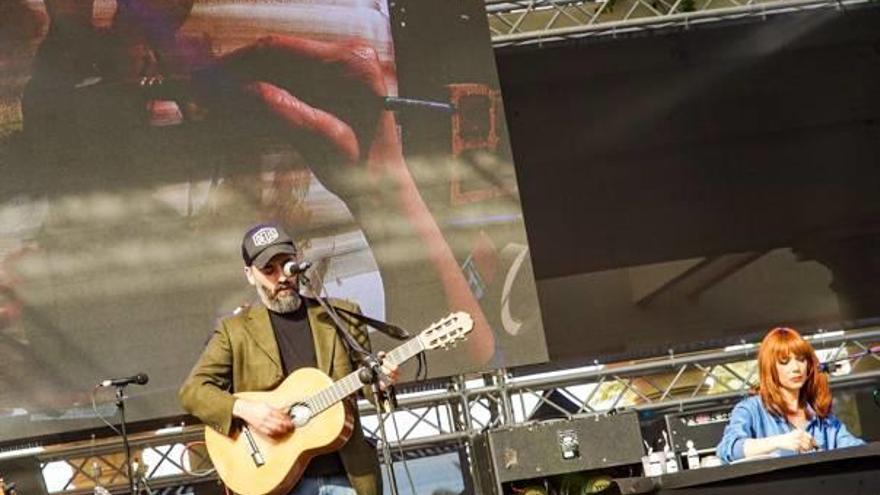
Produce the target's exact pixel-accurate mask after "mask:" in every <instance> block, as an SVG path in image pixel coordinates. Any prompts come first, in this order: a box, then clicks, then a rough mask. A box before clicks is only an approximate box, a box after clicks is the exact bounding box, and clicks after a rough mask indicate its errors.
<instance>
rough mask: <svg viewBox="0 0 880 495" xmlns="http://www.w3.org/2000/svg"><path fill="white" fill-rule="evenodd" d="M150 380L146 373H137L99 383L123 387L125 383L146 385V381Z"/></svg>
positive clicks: (105, 385)
mask: <svg viewBox="0 0 880 495" xmlns="http://www.w3.org/2000/svg"><path fill="white" fill-rule="evenodd" d="M148 381H150V377H149V376H147V374H146V373H138V374H137V375H134V376H126V377H124V378H111V379H109V380H104V381H103V382H101V383H100V384H99V385H100V386H102V387H110V386H114V387H124V386H126V385H131V384H132V383H134V384H135V385H146V384H147V382H148Z"/></svg>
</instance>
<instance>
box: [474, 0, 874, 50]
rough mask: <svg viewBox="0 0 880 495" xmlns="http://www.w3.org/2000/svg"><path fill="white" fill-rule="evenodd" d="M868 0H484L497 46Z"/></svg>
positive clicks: (764, 15)
mask: <svg viewBox="0 0 880 495" xmlns="http://www.w3.org/2000/svg"><path fill="white" fill-rule="evenodd" d="M871 2H872V0H594V1H583V0H486V13H487V14H488V16H489V29H490V30H491V33H492V43H493V44H494V45H495V46H496V47H506V46H520V45H533V44H541V43H547V42H555V41H562V40H570V39H578V38H588V37H599V36H617V35H621V34H625V33H633V32H651V31H657V30H660V29H665V28H672V27H683V28H688V27H690V26H697V25H701V24H706V23H712V22H718V21H726V20H740V19H745V18H757V19H765V18H767V17H770V16H776V15H780V14H786V13H792V12H803V11H809V10H816V9H837V10H846V9H847V8H850V7H857V6H860V5H865V4H868V3H871Z"/></svg>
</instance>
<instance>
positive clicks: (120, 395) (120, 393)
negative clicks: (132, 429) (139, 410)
mask: <svg viewBox="0 0 880 495" xmlns="http://www.w3.org/2000/svg"><path fill="white" fill-rule="evenodd" d="M125 399H126V397H125V384H122V385H116V408H117V409H119V416H120V424H119V427H120V428H119V429H120V431H121V432H122V444H123V445H124V446H125V467H126V473H127V475H128V490H129V493H132V494H135V493H138V492H137V491H136V490H135V489H136V488H137V486H136V485H137V483H136V482H135V479H134V476H133V475H132V472H131V445H130V444H129V443H128V432H127V431H126V429H125Z"/></svg>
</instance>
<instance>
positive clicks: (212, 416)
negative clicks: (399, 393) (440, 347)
mask: <svg viewBox="0 0 880 495" xmlns="http://www.w3.org/2000/svg"><path fill="white" fill-rule="evenodd" d="M241 254H242V258H243V259H244V265H245V266H244V274H245V277H246V278H247V281H248V283H250V284H251V285H252V286H254V288H255V289H256V292H257V294H258V296H259V299H260V301H261V302H262V304H255V305H253V306H250V307H247V308H245V309H242V310H241V311H238V312H237V313H236V314H235V315H233V316H231V317H228V318H225V319H222V320H221V321H220V322H219V324H218V325H217V328H216V330H215V331H214V334H213V335H212V337H211V339H210V341H209V342H208V344H207V347H206V348H205V350H204V352H203V353H202V355H201V357H200V358H199V360H198V362H197V363H196V365H195V367H194V368H193V370H192V371H191V372H190V375H189V377H188V378H187V379H186V381H185V382H184V384H183V386H182V387H181V389H180V401H181V404H182V405H183V407H184V409H186V410H187V411H188V412H190V413H191V414H193V415H194V416H196V417H198V418H199V419H201V420H202V421H203V422H204V423H205V424H206V425H208V426H210V427H211V428H214V429H215V430H217V431H218V432H220V433H223V434H225V435H230V434H232V433H233V432H234V431H236V429H237V428H238V427H240V426H241V423H246V424H247V425H248V426H249V427H250V429H251V430H252V431H253V432H255V433H257V434H260V435H266V436H270V437H276V438H277V437H281V436H284V435H286V434H288V433H290V432H291V431H293V428H294V426H293V423H292V421H291V418H290V417H289V416H288V415H287V414H286V413H285V412H284V411H282V410H280V409H277V408H275V407H273V406H271V405H269V404H266V403H261V402H254V401H250V400H244V399H239V398H236V397H235V396H233V395H232V394H234V393H236V392H246V391H266V390H271V389H274V388H276V387H277V386H278V385H279V384H280V383H281V382H282V381H283V380H284V378H285V377H287V375H289V374H290V373H292V372H294V371H296V370H297V369H298V368H301V367H303V366H310V367H316V368H318V369H320V370H321V371H323V372H325V373H327V374H328V375H329V376H330V377H331V378H333V379H334V380H338V379H340V378H342V377H344V376H345V375H347V374H349V373H351V372H352V371H353V370H354V369H355V364H354V362H353V361H354V359H353V357H352V355H351V351H350V350H349V349H348V346H347V345H346V343H345V341H344V340H343V339H342V338H341V337H340V336H339V334H338V332H337V330H336V329H335V328H334V326H333V322H332V320H331V319H330V318H329V317H328V316H329V315H327V313H326V311H325V310H324V309H323V308H322V306H321V305H320V304H319V303H318V302H317V301H315V300H314V299H311V298H306V297H303V296H301V295H300V294H299V291H298V288H299V277H300V275H298V274H296V273H291V274H290V275H289V276H288V275H286V274H285V272H284V265H285V264H286V263H289V262H291V261H293V262H299V257H298V254H299V253H298V251H297V248H296V245H295V243H294V241H293V239H292V238H291V237H290V236H289V235H288V234H287V233H286V232H285V231H284V230H283V229H282V228H281V226H279V225H277V224H262V225H257V226H255V227H253V228H251V229H249V230H248V231H247V233H246V234H245V236H244V239H243V241H242V245H241ZM330 304H331V305H332V306H336V307H338V308H341V309H343V310H348V311H352V312H358V307H357V305H355V304H352V303H350V302H347V301H340V300H331V301H330ZM340 318H341V319H342V321H343V322H344V323H345V324H346V325H348V326H347V328H344V329H342V330H343V331H347V332H349V333H350V335H352V336H353V337H354V338H355V340H356V341H357V342H358V343H360V344H361V345H362V346H364V347H365V348H367V349H369V340H368V338H367V335H366V330H365V329H364V327H363V326H362V325H361V324H359V323H358V322H357V321H356V320H355V319H354V318H351V317H349V316H347V315H346V312H345V311H343V312H340ZM384 371H385V372H386V373H388V374H390V376H391V377H392V379H394V378H396V372H397V371H396V368H395V369H389V368H387V367H386V368H384ZM351 406H353V407H352V408H351V409H352V410H353V411H355V412H356V411H357V407H354V406H355V405H354V404H351ZM380 480H381V477H380V476H379V464H378V459H377V457H376V450H375V449H374V448H373V447H372V446H371V445H370V444H368V443H367V442H366V440H365V439H364V435H363V431H362V429H361V425H360V419H359V418H358V416H357V414H355V425H354V431H353V433H352V436H351V438H350V439H349V440H348V442H347V443H346V444H345V445H343V446H342V447H341V448H340V449H339V450H338V451H336V452H331V453H329V454H324V455H320V456H318V457H315V458H314V459H312V460H311V462H310V463H309V465H308V467H307V468H306V470H305V473H304V474H303V476H302V478H301V479H300V481H299V482H298V483H297V484H296V485H295V486H294V488H293V490H292V491H291V492H290V493H291V494H296V495H300V494H315V493H322V494H328V495H352V494H357V495H377V494H379V493H381V489H380V485H379V483H380Z"/></svg>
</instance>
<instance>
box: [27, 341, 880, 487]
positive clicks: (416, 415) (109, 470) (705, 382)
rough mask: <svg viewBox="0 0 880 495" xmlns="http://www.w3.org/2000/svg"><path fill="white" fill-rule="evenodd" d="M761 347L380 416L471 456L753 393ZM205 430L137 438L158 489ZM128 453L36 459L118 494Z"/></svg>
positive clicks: (443, 396) (615, 369)
mask: <svg viewBox="0 0 880 495" xmlns="http://www.w3.org/2000/svg"><path fill="white" fill-rule="evenodd" d="M810 338H811V340H812V342H813V345H814V346H815V347H816V349H817V352H819V353H820V355H821V356H822V358H823V359H825V360H830V359H835V358H838V357H842V356H847V355H848V354H849V355H854V354H856V353H859V352H861V351H864V350H866V349H869V348H870V346H871V345H872V344H873V343H875V342H878V341H880V328H866V329H860V330H851V331H846V332H842V331H837V332H826V333H820V334H815V335H813V336H811V337H810ZM755 349H756V345H755V344H742V345H738V346H732V347H729V348H727V349H723V350H715V351H708V352H700V353H692V354H687V355H680V356H676V355H668V356H665V357H663V358H660V359H653V360H647V361H639V362H629V363H615V364H608V365H595V366H589V367H585V368H579V369H570V370H563V371H559V372H553V373H543V374H533V375H525V376H517V377H512V376H510V374H509V373H508V372H507V371H506V370H496V371H494V372H491V373H487V374H485V375H483V376H481V377H477V378H472V379H468V378H466V377H454V378H451V379H450V380H449V381H448V382H447V383H446V388H444V389H439V390H433V391H426V392H416V393H410V394H402V395H400V396H399V397H398V407H397V409H396V410H395V412H394V413H393V414H383V415H382V417H381V420H382V421H385V426H386V430H387V432H388V433H389V435H390V442H391V444H392V447H393V449H394V450H395V455H397V454H398V453H399V452H400V451H404V455H407V456H408V457H409V456H419V455H425V454H430V453H435V452H437V451H448V450H450V449H461V450H462V451H465V452H466V451H467V444H468V440H469V439H470V438H471V437H472V436H473V435H475V434H477V433H479V432H481V431H484V430H487V429H490V428H497V427H500V426H511V425H516V424H524V423H527V422H530V421H533V420H534V417H535V414H536V412H538V411H539V409H542V408H543V411H544V413H547V412H549V413H551V414H555V415H556V416H557V417H572V416H581V415H593V414H607V413H609V412H611V411H615V410H621V409H633V410H639V411H646V410H654V411H664V410H673V409H674V410H688V409H692V408H699V407H705V406H709V405H712V404H717V403H722V402H729V401H731V400H733V399H736V398H738V397H740V396H742V395H744V394H746V393H748V390H749V388H750V387H751V385H752V384H753V382H754V381H755V378H756V371H755V362H754V352H755ZM831 382H832V384H833V385H834V387H835V390H836V391H837V390H840V389H843V388H847V387H851V386H856V385H863V384H877V383H880V358H878V357H877V356H875V355H870V354H869V355H865V356H862V357H859V358H855V359H853V362H852V363H851V364H847V365H845V366H843V367H842V369H841V370H839V372H838V373H837V374H835V375H834V376H832V379H831ZM360 406H361V414H362V422H363V425H364V429H365V433H366V434H367V436H368V437H373V438H375V437H376V436H377V435H376V431H377V430H378V424H379V421H380V417H379V416H378V415H377V414H376V411H375V410H374V409H373V407H372V406H371V405H369V404H368V403H366V402H365V401H361V403H360ZM201 431H202V429H201V427H200V426H197V425H191V426H186V427H181V428H179V429H173V430H172V431H170V432H169V431H160V432H157V433H160V434H155V433H151V434H141V435H136V436H135V437H134V438H133V439H132V448H133V450H134V451H135V452H137V453H138V458H139V459H140V462H141V465H140V469H141V473H142V474H143V476H144V478H145V479H146V480H147V481H148V483H149V485H150V487H151V488H152V489H153V490H154V491H156V490H159V489H161V488H163V487H172V486H181V485H185V484H187V483H193V482H195V481H201V480H204V477H205V473H204V471H203V468H202V466H201V463H202V461H205V459H204V453H203V451H201V450H200V449H198V448H196V449H194V450H193V449H190V450H187V448H186V446H187V445H189V446H192V445H193V442H198V441H199V440H200V439H201ZM121 452H122V444H121V442H119V441H118V440H115V439H112V440H104V441H99V442H95V441H91V442H84V443H83V442H81V443H78V444H74V445H63V446H55V447H51V448H45V449H42V450H41V451H40V452H37V453H35V454H34V453H31V454H30V455H36V457H37V458H38V459H39V461H40V463H41V465H42V466H43V467H44V472H45V471H46V470H54V471H55V472H57V471H58V470H59V466H60V467H65V466H66V467H65V469H66V471H67V472H68V473H69V475H68V477H67V479H66V480H62V481H58V480H55V481H54V482H53V483H50V485H51V486H50V488H52V489H51V490H50V491H51V493H60V494H71V495H73V494H85V493H93V492H94V488H95V486H96V485H100V486H106V487H107V488H108V489H110V490H111V491H113V492H121V490H124V488H125V487H126V486H127V483H128V480H127V478H126V473H125V470H124V466H123V464H124V461H122V460H121V458H120V453H121ZM407 453H408V454H407ZM194 471H195V473H194ZM56 476H57V475H56ZM208 476H209V477H210V476H211V475H208Z"/></svg>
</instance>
